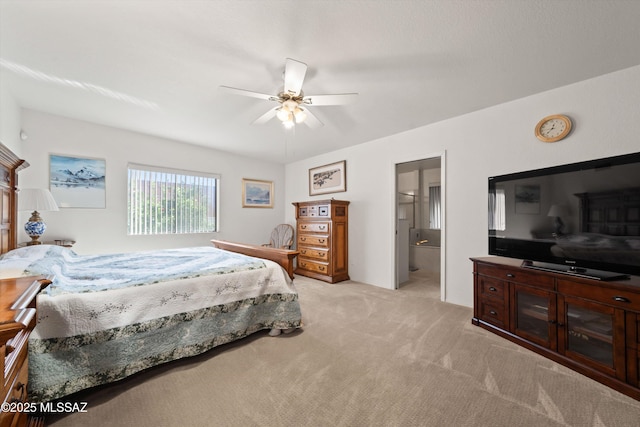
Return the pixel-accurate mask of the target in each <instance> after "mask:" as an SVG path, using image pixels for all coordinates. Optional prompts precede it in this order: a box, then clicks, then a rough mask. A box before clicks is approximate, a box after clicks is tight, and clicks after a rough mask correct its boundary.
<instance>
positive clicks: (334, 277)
mask: <svg viewBox="0 0 640 427" xmlns="http://www.w3.org/2000/svg"><path fill="white" fill-rule="evenodd" d="M293 205H294V206H295V207H296V222H297V225H296V231H297V239H296V242H297V249H298V251H299V252H300V254H299V255H298V261H297V262H298V263H297V268H296V270H295V273H296V274H299V275H302V276H307V277H312V278H314V279H318V280H323V281H325V282H329V283H337V282H342V281H343V280H349V202H347V201H344V200H333V199H331V200H314V201H311V202H297V203H293Z"/></svg>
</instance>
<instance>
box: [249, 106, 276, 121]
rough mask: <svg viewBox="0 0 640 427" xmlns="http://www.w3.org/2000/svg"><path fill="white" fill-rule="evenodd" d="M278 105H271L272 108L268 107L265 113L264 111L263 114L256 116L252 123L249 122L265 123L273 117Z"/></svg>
mask: <svg viewBox="0 0 640 427" xmlns="http://www.w3.org/2000/svg"><path fill="white" fill-rule="evenodd" d="M278 108H280V107H279V106H278V107H273V108H272V109H270V110H269V111H267V112H266V113H264V114H263V115H261V116H260V117H258V118H257V119H256V120H255V121H254V122H253V123H251V124H252V125H263V124H265V123H267V122H268V121H269V120H271V119H272V118H274V117H275V116H276V112H277V110H278Z"/></svg>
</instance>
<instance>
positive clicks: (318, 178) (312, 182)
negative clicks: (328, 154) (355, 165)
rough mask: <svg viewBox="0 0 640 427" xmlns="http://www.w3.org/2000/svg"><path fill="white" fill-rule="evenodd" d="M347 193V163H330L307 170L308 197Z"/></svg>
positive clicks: (344, 161)
mask: <svg viewBox="0 0 640 427" xmlns="http://www.w3.org/2000/svg"><path fill="white" fill-rule="evenodd" d="M341 191H347V162H346V160H343V161H341V162H336V163H331V164H329V165H324V166H319V167H317V168H312V169H309V195H310V196H315V195H317V194H327V193H339V192H341Z"/></svg>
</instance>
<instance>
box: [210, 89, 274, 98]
mask: <svg viewBox="0 0 640 427" xmlns="http://www.w3.org/2000/svg"><path fill="white" fill-rule="evenodd" d="M220 90H222V91H224V92H228V93H232V94H234V95H241V96H250V97H252V98H258V99H266V100H267V101H277V100H278V97H277V96H273V95H267V94H266V93H259V92H252V91H250V90H244V89H236V88H235V87H229V86H220Z"/></svg>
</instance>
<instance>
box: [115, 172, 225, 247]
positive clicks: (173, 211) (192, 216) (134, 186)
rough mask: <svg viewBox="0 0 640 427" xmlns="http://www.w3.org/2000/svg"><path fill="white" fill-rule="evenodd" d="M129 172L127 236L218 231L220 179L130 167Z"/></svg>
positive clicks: (213, 175) (202, 175)
mask: <svg viewBox="0 0 640 427" xmlns="http://www.w3.org/2000/svg"><path fill="white" fill-rule="evenodd" d="M128 172H129V173H128V175H129V176H128V186H129V189H128V204H127V205H128V209H127V210H128V221H127V226H128V234H130V235H145V234H186V233H210V232H214V231H217V230H218V184H219V180H220V176H219V175H216V174H207V173H203V172H193V171H184V170H176V169H168V168H162V167H155V166H147V165H139V164H133V163H130V164H129V165H128Z"/></svg>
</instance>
